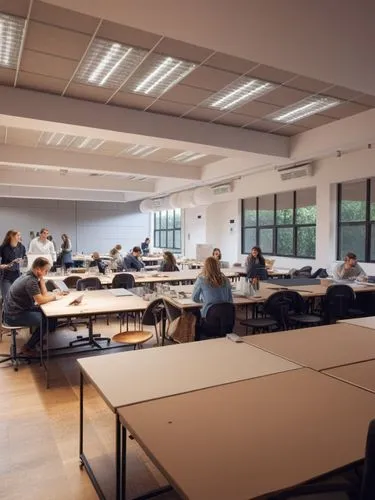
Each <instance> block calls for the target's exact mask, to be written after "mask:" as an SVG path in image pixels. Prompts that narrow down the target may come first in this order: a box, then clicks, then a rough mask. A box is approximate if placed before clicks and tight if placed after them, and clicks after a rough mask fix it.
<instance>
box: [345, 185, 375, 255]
mask: <svg viewBox="0 0 375 500" xmlns="http://www.w3.org/2000/svg"><path fill="white" fill-rule="evenodd" d="M374 179H375V177H370V178H367V179H358V181H365V182H366V199H365V200H363V201H365V203H366V211H365V220H362V221H349V222H345V221H344V222H342V221H341V202H342V187H343V185H345V184H349V182H341V183H339V184H337V221H336V234H337V244H336V258H337V260H342V258H341V247H340V241H341V228H342V227H350V226H364V227H365V258H364V260H360V262H368V263H374V262H375V259H372V260H371V230H372V228H374V230H375V221H374V220H371V182H372V181H373V180H374ZM374 194H375V193H374Z"/></svg>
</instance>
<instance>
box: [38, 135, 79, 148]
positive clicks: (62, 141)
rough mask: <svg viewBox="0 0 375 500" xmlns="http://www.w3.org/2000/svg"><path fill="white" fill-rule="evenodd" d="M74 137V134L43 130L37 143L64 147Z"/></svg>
mask: <svg viewBox="0 0 375 500" xmlns="http://www.w3.org/2000/svg"><path fill="white" fill-rule="evenodd" d="M73 139H74V135H69V134H63V133H62V132H43V133H42V135H41V137H40V139H39V144H42V145H43V146H49V147H66V146H69V144H70V143H71V141H72V140H73Z"/></svg>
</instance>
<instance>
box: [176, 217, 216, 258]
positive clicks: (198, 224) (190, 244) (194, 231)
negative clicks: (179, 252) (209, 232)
mask: <svg viewBox="0 0 375 500" xmlns="http://www.w3.org/2000/svg"><path fill="white" fill-rule="evenodd" d="M183 213H184V215H183V218H184V224H183V233H182V234H183V238H184V254H185V257H188V258H189V259H195V257H196V245H197V244H198V243H210V242H209V241H207V239H206V217H207V216H206V207H194V208H187V209H185V210H184V211H183Z"/></svg>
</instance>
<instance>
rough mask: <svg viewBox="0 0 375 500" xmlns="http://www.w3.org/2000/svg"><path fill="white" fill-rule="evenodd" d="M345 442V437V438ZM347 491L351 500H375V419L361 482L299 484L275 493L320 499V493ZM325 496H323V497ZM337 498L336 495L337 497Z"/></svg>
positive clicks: (279, 498)
mask: <svg viewBox="0 0 375 500" xmlns="http://www.w3.org/2000/svg"><path fill="white" fill-rule="evenodd" d="M343 444H345V437H344V440H343ZM334 492H335V493H339V492H343V493H346V494H347V495H348V496H347V498H349V499H351V500H354V499H356V500H374V498H375V420H371V422H370V424H369V427H368V431H367V439H366V449H365V462H364V468H363V474H362V480H361V481H360V482H359V483H356V482H349V481H344V480H342V481H340V482H338V483H335V482H334V481H327V482H326V483H319V482H314V483H311V484H306V485H302V486H297V487H296V488H293V489H292V490H291V491H287V492H285V493H280V494H279V495H274V496H273V497H272V498H273V499H274V500H287V499H289V498H294V497H304V496H307V495H309V496H310V495H314V496H313V497H311V498H314V499H316V500H318V498H319V496H320V495H322V496H323V495H325V496H324V498H327V496H326V495H327V493H334ZM322 498H323V497H322ZM335 498H336V497H335Z"/></svg>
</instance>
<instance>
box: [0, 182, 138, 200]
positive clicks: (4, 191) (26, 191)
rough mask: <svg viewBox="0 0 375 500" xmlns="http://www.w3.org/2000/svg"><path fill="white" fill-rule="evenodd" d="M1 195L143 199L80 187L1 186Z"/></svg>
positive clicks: (62, 198) (81, 198)
mask: <svg viewBox="0 0 375 500" xmlns="http://www.w3.org/2000/svg"><path fill="white" fill-rule="evenodd" d="M0 197H3V198H27V199H30V198H32V199H39V200H41V199H45V200H72V201H108V202H120V203H125V202H128V201H134V200H137V199H141V198H142V197H140V196H139V194H138V195H137V194H133V193H120V192H115V191H112V192H111V191H84V190H82V189H81V190H80V189H56V188H55V189H53V188H42V187H24V186H0Z"/></svg>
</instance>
